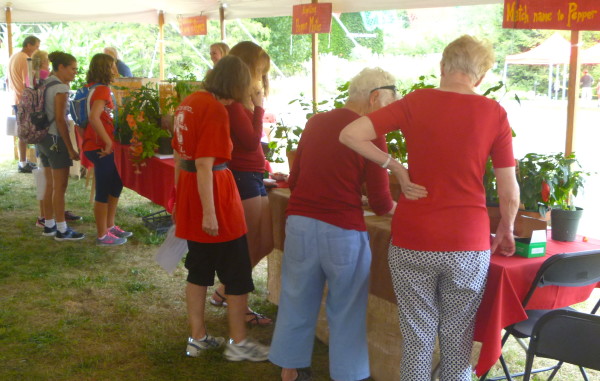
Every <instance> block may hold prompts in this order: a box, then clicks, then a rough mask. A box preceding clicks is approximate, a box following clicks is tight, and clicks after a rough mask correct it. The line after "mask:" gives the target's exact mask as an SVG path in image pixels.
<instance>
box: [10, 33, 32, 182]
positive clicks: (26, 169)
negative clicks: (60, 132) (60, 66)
mask: <svg viewBox="0 0 600 381" xmlns="http://www.w3.org/2000/svg"><path fill="white" fill-rule="evenodd" d="M39 48H40V39H39V38H37V37H35V36H27V37H26V38H25V39H24V40H23V48H22V49H21V51H19V52H17V53H14V54H13V55H12V56H11V57H10V59H9V60H8V87H9V89H10V91H11V92H12V93H13V95H14V101H13V105H14V106H13V111H14V113H15V115H16V114H17V110H16V108H17V106H16V105H18V104H19V103H21V95H22V94H23V90H24V89H25V87H32V86H33V83H32V78H31V73H29V67H28V64H27V59H28V58H31V56H32V55H33V53H34V52H35V51H36V50H38V49H39ZM17 145H18V147H17V148H18V153H19V164H18V166H17V171H18V172H19V173H31V171H32V170H33V169H35V168H36V167H37V165H35V164H34V163H32V162H30V161H28V160H27V143H25V142H24V141H23V140H21V139H19V141H18V143H17Z"/></svg>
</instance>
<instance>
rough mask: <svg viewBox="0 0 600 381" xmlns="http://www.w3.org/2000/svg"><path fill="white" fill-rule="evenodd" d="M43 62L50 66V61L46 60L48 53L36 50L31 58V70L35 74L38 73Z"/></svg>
mask: <svg viewBox="0 0 600 381" xmlns="http://www.w3.org/2000/svg"><path fill="white" fill-rule="evenodd" d="M44 62H46V63H48V64H50V60H48V52H46V51H44V50H36V51H35V53H33V55H32V56H31V65H32V67H33V70H34V71H35V72H36V73H37V72H39V71H40V69H41V67H42V64H43V63H44Z"/></svg>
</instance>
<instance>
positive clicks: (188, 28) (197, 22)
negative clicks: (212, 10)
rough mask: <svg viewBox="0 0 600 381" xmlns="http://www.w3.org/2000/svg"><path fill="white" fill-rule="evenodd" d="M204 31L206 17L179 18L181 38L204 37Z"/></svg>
mask: <svg viewBox="0 0 600 381" xmlns="http://www.w3.org/2000/svg"><path fill="white" fill-rule="evenodd" d="M206 30H207V29H206V16H194V17H180V18H179V33H181V35H182V36H200V35H202V36H204V35H206Z"/></svg>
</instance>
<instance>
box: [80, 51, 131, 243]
mask: <svg viewBox="0 0 600 381" xmlns="http://www.w3.org/2000/svg"><path fill="white" fill-rule="evenodd" d="M114 66H115V60H114V58H113V57H112V56H109V55H108V54H102V53H99V54H96V55H95V56H94V57H92V60H91V61H90V68H89V70H88V72H87V77H86V80H87V85H86V86H87V87H92V86H93V89H94V90H93V93H92V95H91V98H90V100H89V102H90V105H91V106H90V115H89V122H88V126H87V128H86V129H85V132H84V134H83V143H82V150H83V152H84V154H85V156H86V157H87V158H88V159H89V160H90V161H91V162H92V163H93V164H94V169H93V170H94V176H95V177H96V197H95V200H94V218H95V219H96V231H97V238H96V245H98V246H117V245H122V244H124V243H125V242H127V238H129V237H131V236H132V235H133V233H131V232H128V231H125V230H123V229H121V228H120V227H119V226H117V225H115V216H116V214H117V204H118V203H119V196H120V195H121V191H122V190H123V182H122V181H121V177H120V176H119V172H118V171H117V166H116V164H115V153H114V152H113V143H114V130H115V126H114V119H113V115H112V114H113V110H114V107H115V106H114V104H113V101H112V96H111V90H110V87H109V85H110V83H111V82H112V81H113V79H114V77H113V76H114V74H113V73H114Z"/></svg>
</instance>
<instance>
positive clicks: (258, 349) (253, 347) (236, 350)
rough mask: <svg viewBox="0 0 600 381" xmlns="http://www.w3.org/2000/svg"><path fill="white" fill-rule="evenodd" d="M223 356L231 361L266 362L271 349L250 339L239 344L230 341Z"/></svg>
mask: <svg viewBox="0 0 600 381" xmlns="http://www.w3.org/2000/svg"><path fill="white" fill-rule="evenodd" d="M223 355H224V356H225V358H226V359H227V360H229V361H243V360H248V361H266V360H267V358H268V357H269V347H268V346H266V345H262V344H260V343H257V342H255V341H253V340H251V339H250V338H246V339H245V340H244V341H242V342H241V343H239V344H236V343H234V342H233V339H229V343H227V346H226V348H225V352H223Z"/></svg>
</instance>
